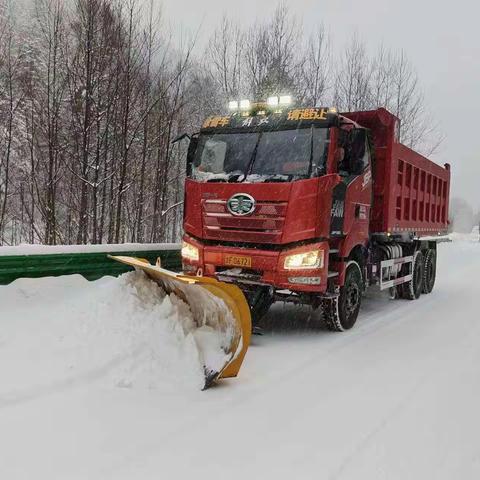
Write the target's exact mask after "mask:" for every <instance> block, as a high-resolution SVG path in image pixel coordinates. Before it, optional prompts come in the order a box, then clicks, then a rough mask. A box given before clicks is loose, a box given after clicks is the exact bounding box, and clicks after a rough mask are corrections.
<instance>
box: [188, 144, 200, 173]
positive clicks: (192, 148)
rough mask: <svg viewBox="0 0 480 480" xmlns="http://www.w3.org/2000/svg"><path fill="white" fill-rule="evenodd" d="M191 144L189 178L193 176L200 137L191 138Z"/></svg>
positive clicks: (189, 148) (189, 150)
mask: <svg viewBox="0 0 480 480" xmlns="http://www.w3.org/2000/svg"><path fill="white" fill-rule="evenodd" d="M189 139H190V143H189V145H188V150H187V177H190V176H191V175H192V173H193V172H192V166H193V161H194V159H195V153H196V151H197V147H198V135H192V136H191V137H189Z"/></svg>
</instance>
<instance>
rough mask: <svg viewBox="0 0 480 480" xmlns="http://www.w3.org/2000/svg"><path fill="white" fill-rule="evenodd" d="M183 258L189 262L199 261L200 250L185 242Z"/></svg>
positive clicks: (183, 244)
mask: <svg viewBox="0 0 480 480" xmlns="http://www.w3.org/2000/svg"><path fill="white" fill-rule="evenodd" d="M182 257H183V258H187V259H188V260H195V261H198V259H199V258H200V254H199V250H198V248H197V247H195V246H194V245H191V244H190V243H187V242H183V243H182Z"/></svg>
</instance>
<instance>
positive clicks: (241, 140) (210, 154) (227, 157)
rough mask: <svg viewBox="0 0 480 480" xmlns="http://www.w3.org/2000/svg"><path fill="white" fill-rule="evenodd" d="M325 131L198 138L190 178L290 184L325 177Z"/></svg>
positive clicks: (292, 131) (203, 135)
mask: <svg viewBox="0 0 480 480" xmlns="http://www.w3.org/2000/svg"><path fill="white" fill-rule="evenodd" d="M327 146H328V129H327V128H314V127H312V128H303V129H296V130H278V131H269V132H260V133H221V134H208V135H205V134H201V135H200V137H199V140H198V147H197V150H196V153H195V157H194V161H193V169H192V176H193V178H194V179H196V180H200V181H207V182H222V181H225V182H227V181H229V182H242V181H247V182H261V181H291V180H297V179H301V178H309V177H311V176H317V175H320V174H323V173H325V163H326V154H327Z"/></svg>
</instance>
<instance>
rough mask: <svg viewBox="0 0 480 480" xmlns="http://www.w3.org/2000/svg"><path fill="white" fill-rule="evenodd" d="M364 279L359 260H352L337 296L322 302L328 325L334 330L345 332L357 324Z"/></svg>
mask: <svg viewBox="0 0 480 480" xmlns="http://www.w3.org/2000/svg"><path fill="white" fill-rule="evenodd" d="M362 292H363V279H362V271H361V270H360V266H359V265H358V263H357V262H354V261H351V262H350V263H349V265H348V267H347V271H346V273H345V283H344V285H343V287H341V288H340V295H339V296H338V297H337V298H331V299H325V300H324V301H323V303H322V307H323V319H324V322H325V325H326V327H327V328H328V329H329V330H331V331H333V332H344V331H345V330H349V329H350V328H352V327H353V326H354V325H355V322H356V321H357V317H358V312H359V311H360V306H361V303H362Z"/></svg>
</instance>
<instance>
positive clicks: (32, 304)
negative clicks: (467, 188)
mask: <svg viewBox="0 0 480 480" xmlns="http://www.w3.org/2000/svg"><path fill="white" fill-rule="evenodd" d="M474 240H475V241H474ZM479 277H480V243H478V241H476V239H473V238H472V239H468V238H465V239H457V240H456V241H455V242H453V243H448V244H441V245H440V246H439V266H438V277H437V285H436V287H435V290H434V291H433V293H432V294H430V295H427V296H422V297H421V298H420V299H419V300H418V301H414V302H409V301H403V300H396V301H390V300H389V299H388V298H387V296H386V295H383V294H382V295H380V294H376V293H370V294H369V295H368V297H367V298H366V299H365V300H364V304H363V307H362V311H361V315H360V317H359V320H358V322H357V325H356V327H355V328H354V329H353V330H351V331H349V332H347V333H343V334H334V333H329V332H327V331H326V330H324V328H323V327H322V325H321V322H320V321H319V320H318V318H316V314H314V315H313V316H312V314H311V312H310V311H309V310H308V309H298V308H294V307H284V306H283V305H276V306H275V307H274V308H273V310H272V311H271V312H270V313H269V323H270V324H271V327H270V328H269V329H268V331H267V333H266V335H264V336H262V337H254V339H253V345H252V346H251V348H250V349H249V351H248V353H247V357H246V360H245V363H244V366H243V369H242V371H241V373H240V376H239V378H238V379H232V380H226V381H222V382H221V384H219V385H218V386H217V387H216V388H212V389H210V390H208V391H206V392H199V391H197V390H195V389H194V388H190V387H191V382H190V383H189V382H188V381H186V380H188V378H187V379H182V381H181V382H177V381H174V380H173V377H174V376H175V375H177V374H178V371H179V365H177V364H174V361H173V360H169V359H168V355H169V354H172V355H174V354H175V345H169V348H166V351H165V354H164V355H159V356H158V357H157V356H155V353H154V349H155V344H156V343H155V341H154V340H155V339H154V340H152V338H151V337H152V335H153V334H156V335H157V334H158V335H161V334H162V330H161V329H159V330H155V329H154V330H148V328H150V327H152V323H148V322H154V319H152V318H150V317H149V316H148V314H147V313H144V317H143V318H142V319H140V321H143V322H146V325H147V326H145V325H143V324H141V325H140V324H138V323H135V322H133V323H132V322H130V323H129V322H128V321H127V319H128V315H129V312H130V310H129V308H132V309H133V308H135V305H133V304H132V303H131V302H130V303H122V302H120V301H119V295H122V291H120V290H118V289H119V288H120V287H119V285H121V284H122V279H102V280H100V281H99V282H93V283H87V282H86V281H84V280H83V279H81V278H79V277H76V276H74V277H68V279H65V278H64V279H42V280H20V281H17V282H15V283H14V284H12V285H10V286H7V287H0V478H1V479H8V480H12V479H48V480H54V479H59V480H60V479H61V480H65V479H88V480H93V479H102V480H103V479H115V480H119V479H154V478H155V479H159V478H161V479H164V478H165V479H192V478H194V479H196V480H198V479H203V478H205V479H217V478H228V479H237V478H238V479H242V480H243V479H245V478H249V479H269V478H275V479H284V478H285V479H287V478H288V479H292V478H295V479H316V480H318V479H369V480H372V479H402V480H405V479H422V480H425V479H449V480H450V479H462V480H470V479H471V480H474V479H475V480H476V479H478V478H480V314H479V304H478V303H477V302H478V301H479V299H480V282H479ZM123 293H125V292H124V291H123ZM140 300H142V299H140ZM142 301H144V299H143V300H142ZM92 317H93V318H94V319H95V320H94V322H93V323H92V320H91V319H92ZM106 321H108V322H107V324H106V325H107V326H105V322H106ZM92 325H93V326H94V327H95V328H93V329H92ZM117 325H118V326H117ZM142 325H143V327H142ZM136 327H138V328H139V330H140V332H139V331H137V330H136ZM147 327H148V328H147ZM142 349H143V350H142ZM125 352H129V355H128V358H126V357H125V355H124V354H125ZM142 356H143V357H142ZM140 357H142V358H143V361H142V362H140V361H139V360H138V361H137V360H135V361H132V358H133V359H138V358H140ZM146 358H147V359H148V361H145V359H146ZM176 358H177V359H178V360H179V361H180V362H183V363H181V365H180V367H181V368H188V366H189V365H190V364H189V360H188V359H189V357H188V355H177V357H176ZM139 365H140V366H141V368H140V367H139ZM187 377H188V375H187Z"/></svg>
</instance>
